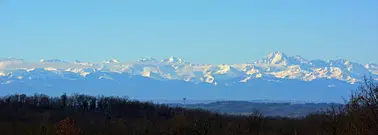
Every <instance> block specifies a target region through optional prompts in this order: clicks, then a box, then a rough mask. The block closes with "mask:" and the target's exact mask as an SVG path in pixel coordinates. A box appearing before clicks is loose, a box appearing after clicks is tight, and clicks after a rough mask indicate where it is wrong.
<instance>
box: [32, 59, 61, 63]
mask: <svg viewBox="0 0 378 135" xmlns="http://www.w3.org/2000/svg"><path fill="white" fill-rule="evenodd" d="M39 62H41V63H67V62H65V61H63V60H60V59H50V60H44V59H41V60H39Z"/></svg>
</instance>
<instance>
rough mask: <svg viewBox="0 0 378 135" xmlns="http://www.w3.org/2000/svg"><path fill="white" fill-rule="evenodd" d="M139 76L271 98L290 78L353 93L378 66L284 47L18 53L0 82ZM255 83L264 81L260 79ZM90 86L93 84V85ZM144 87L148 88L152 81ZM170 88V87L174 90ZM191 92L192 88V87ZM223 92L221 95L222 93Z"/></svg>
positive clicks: (0, 68) (105, 81)
mask: <svg viewBox="0 0 378 135" xmlns="http://www.w3.org/2000/svg"><path fill="white" fill-rule="evenodd" d="M135 77H137V78H139V79H137V80H138V81H135V82H134V83H135V84H133V85H135V88H134V89H136V88H137V87H138V88H140V89H144V87H143V88H141V87H140V86H137V85H138V84H139V85H150V84H148V83H152V84H156V86H155V85H152V84H151V86H154V87H157V88H159V87H161V88H163V87H167V86H166V85H170V87H169V88H168V87H167V89H173V88H175V89H179V88H180V87H184V85H183V86H181V84H185V86H186V85H187V86H188V87H193V88H196V89H199V90H202V91H198V92H199V93H198V94H201V93H203V91H206V92H209V91H212V92H217V91H216V90H217V89H219V92H221V93H227V92H229V91H230V90H231V89H237V90H241V91H243V92H240V93H243V94H248V92H249V91H250V93H254V92H255V91H253V90H254V89H259V90H260V92H261V94H260V96H265V95H266V96H267V98H269V94H266V93H268V91H270V90H272V93H270V94H271V95H272V94H274V92H273V91H280V90H281V89H288V88H287V87H292V86H288V84H291V83H294V84H291V85H298V89H312V88H309V86H310V85H312V84H316V82H317V81H320V83H321V85H322V86H315V87H316V88H318V89H322V90H320V91H324V92H327V91H330V93H332V92H334V91H331V90H328V89H341V88H343V89H346V90H344V91H343V92H341V93H335V95H334V96H337V95H340V96H341V95H346V94H349V92H350V91H349V90H350V89H352V88H355V86H356V85H357V84H358V83H360V82H361V81H362V80H363V79H364V77H372V78H373V79H375V80H378V65H377V64H374V63H369V64H359V63H355V62H352V61H349V60H344V59H338V60H328V61H325V60H307V59H305V58H303V57H301V56H298V55H297V56H287V55H286V54H285V53H282V52H273V53H270V54H268V56H266V57H264V58H263V59H261V60H258V61H255V62H249V63H243V64H218V65H215V64H193V63H191V62H187V61H185V60H184V59H182V58H179V57H174V56H172V57H170V58H167V59H163V60H160V61H159V60H156V59H153V58H141V59H139V60H137V61H133V62H122V61H119V60H117V59H115V58H112V59H110V60H108V61H103V62H80V61H73V62H66V61H63V60H59V59H52V60H41V62H40V63H31V62H26V61H24V60H20V59H16V58H8V59H2V60H0V86H1V85H3V87H4V88H5V87H10V86H12V87H15V88H17V86H16V84H17V85H20V87H25V88H17V89H26V88H31V89H35V88H39V89H41V90H47V89H48V88H55V89H61V88H59V87H57V86H61V85H64V84H60V83H59V82H54V80H59V81H60V82H64V83H69V84H70V85H71V84H72V86H69V88H71V89H75V88H73V86H78V84H76V83H78V82H83V83H85V84H86V85H90V84H91V83H99V84H102V85H101V86H99V88H107V85H109V84H112V85H114V88H113V89H116V90H120V88H118V87H120V86H123V85H122V83H128V82H133V81H134V80H133V79H131V80H133V81H131V80H130V78H135ZM100 80H102V81H100ZM146 82H148V83H146ZM184 82H185V83H184ZM256 82H259V83H260V84H258V83H257V84H256ZM308 83H310V84H308ZM252 84H253V85H252ZM21 85H22V86H21ZM265 85H266V86H265ZM269 85H270V86H269ZM299 85H301V86H299ZM302 85H303V87H302ZM83 86H84V85H83ZM62 87H63V86H62ZM85 87H88V88H89V86H85ZM109 87H113V86H109ZM133 87H134V86H133ZM145 87H146V89H147V86H145ZM148 88H150V87H148ZM67 89H68V86H67ZM93 89H94V88H93ZM185 89H186V88H185ZM209 89H211V90H209ZM251 89H253V90H251ZM291 89H297V88H294V87H293V88H291ZM207 90H209V91H207ZM222 90H226V91H227V92H224V91H222ZM237 90H235V91H237ZM248 90H249V91H248ZM142 91H144V90H142ZM159 91H161V90H159ZM168 91H170V92H171V90H168ZM168 91H166V92H168ZM188 91H189V92H193V91H192V90H188ZM320 91H318V92H320ZM337 91H338V90H337ZM3 92H8V93H9V92H12V90H11V89H8V88H5V91H3ZM79 92H80V90H79ZM88 92H89V91H88ZM146 92H150V91H146ZM206 92H205V93H206ZM287 92H288V93H294V92H297V93H298V92H299V93H301V92H302V91H299V90H287ZM163 93H164V92H163ZM135 94H136V95H138V94H139V93H137V92H136V93H135ZM168 94H169V93H168ZM209 94H211V92H210V93H209ZM264 94H265V95H264ZM318 94H319V93H318ZM192 95H195V93H192ZM221 95H222V94H220V95H219V97H222V96H221ZM257 95H258V94H257ZM141 96H142V95H141ZM223 96H226V95H223ZM286 96H287V98H289V97H292V96H290V94H288V95H286ZM235 97H237V96H235ZM204 98H205V97H204ZM213 98H215V97H213ZM292 98H295V97H292ZM289 99H290V98H289Z"/></svg>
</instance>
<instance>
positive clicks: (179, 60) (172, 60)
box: [162, 56, 184, 63]
mask: <svg viewBox="0 0 378 135" xmlns="http://www.w3.org/2000/svg"><path fill="white" fill-rule="evenodd" d="M162 62H168V63H183V62H184V61H183V59H181V58H179V57H175V56H171V57H169V58H168V59H164V60H162Z"/></svg>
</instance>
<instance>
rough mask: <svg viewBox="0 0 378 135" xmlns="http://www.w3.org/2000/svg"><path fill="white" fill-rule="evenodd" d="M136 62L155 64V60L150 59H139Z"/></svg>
mask: <svg viewBox="0 0 378 135" xmlns="http://www.w3.org/2000/svg"><path fill="white" fill-rule="evenodd" d="M138 62H143V63H148V62H157V60H156V59H154V58H152V57H150V58H139V60H138Z"/></svg>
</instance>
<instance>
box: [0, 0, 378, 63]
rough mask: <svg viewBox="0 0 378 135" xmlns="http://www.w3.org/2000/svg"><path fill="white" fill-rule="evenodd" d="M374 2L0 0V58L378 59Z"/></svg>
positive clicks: (377, 19)
mask: <svg viewBox="0 0 378 135" xmlns="http://www.w3.org/2000/svg"><path fill="white" fill-rule="evenodd" d="M377 7H378V0H133V1H128V0H118V1H117V0H102V1H100V0H0V57H18V58H20V57H22V58H23V59H26V60H31V61H37V60H39V59H40V58H45V59H54V58H58V59H62V60H67V61H71V60H76V59H77V60H82V61H103V60H107V59H110V58H112V57H115V58H117V59H119V60H120V61H130V60H137V59H139V58H140V57H154V58H156V59H162V58H165V57H169V56H179V57H182V58H184V59H186V60H188V61H191V62H195V63H213V64H222V63H242V62H250V61H254V60H257V59H260V58H262V57H265V56H266V55H267V54H268V53H269V52H274V51H282V52H284V53H286V54H288V55H301V56H303V57H304V58H307V59H325V60H328V59H337V58H345V59H350V60H353V61H356V62H361V63H368V62H375V63H378V8H377Z"/></svg>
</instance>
